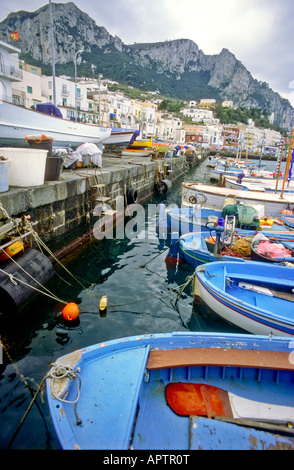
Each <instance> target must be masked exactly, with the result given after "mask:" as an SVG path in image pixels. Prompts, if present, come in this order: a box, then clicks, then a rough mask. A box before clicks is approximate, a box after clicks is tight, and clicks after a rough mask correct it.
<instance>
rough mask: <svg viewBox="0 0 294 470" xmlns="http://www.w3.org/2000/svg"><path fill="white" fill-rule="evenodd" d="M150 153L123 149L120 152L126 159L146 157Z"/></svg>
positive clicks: (150, 151) (148, 151) (149, 151)
mask: <svg viewBox="0 0 294 470" xmlns="http://www.w3.org/2000/svg"><path fill="white" fill-rule="evenodd" d="M151 153H152V149H150V150H140V149H128V148H127V149H125V150H123V151H122V155H123V156H127V157H148V156H149V155H150V154H151Z"/></svg>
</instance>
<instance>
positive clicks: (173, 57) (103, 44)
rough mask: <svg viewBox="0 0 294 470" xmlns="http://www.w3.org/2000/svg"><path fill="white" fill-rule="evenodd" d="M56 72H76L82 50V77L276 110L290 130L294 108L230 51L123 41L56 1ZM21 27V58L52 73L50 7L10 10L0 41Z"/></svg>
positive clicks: (72, 6)
mask: <svg viewBox="0 0 294 470" xmlns="http://www.w3.org/2000/svg"><path fill="white" fill-rule="evenodd" d="M52 10H53V19H54V41H55V62H56V72H57V74H62V73H65V74H68V75H71V76H73V73H74V72H73V71H74V66H73V60H74V55H75V52H76V51H78V50H80V49H82V50H83V54H82V62H81V64H79V69H78V70H79V75H80V76H81V75H84V76H95V77H97V76H98V74H99V73H102V74H103V75H104V76H105V77H107V78H110V79H112V80H116V81H118V82H121V83H124V84H128V85H132V86H134V87H137V88H140V89H141V90H159V92H160V93H161V94H163V95H166V96H170V97H175V98H179V99H182V100H199V99H201V98H215V99H216V100H217V101H221V100H233V102H234V104H235V105H237V106H243V107H245V108H251V107H258V108H260V109H261V110H262V111H263V110H266V111H267V112H268V113H269V114H271V113H274V124H276V125H278V126H281V127H284V128H286V129H291V128H292V127H293V125H294V113H293V111H294V109H293V107H292V106H291V104H290V102H289V101H288V100H286V99H284V98H282V97H281V96H280V95H279V94H278V93H276V92H274V91H273V90H272V89H271V88H270V87H269V85H268V84H267V83H265V82H260V81H258V80H256V79H254V78H253V77H252V75H251V73H250V72H249V71H248V70H247V69H246V67H245V66H244V65H243V64H242V63H241V62H240V61H239V60H237V58H236V57H235V56H234V55H233V54H232V53H231V52H230V51H229V50H227V49H223V50H222V51H221V52H220V53H219V54H215V55H205V54H204V53H203V51H201V50H200V49H199V48H198V46H197V44H196V43H195V42H193V41H191V40H189V39H178V40H173V41H165V42H158V43H144V44H136V43H135V44H131V45H127V44H124V43H123V42H122V41H121V39H120V38H118V37H117V36H112V35H111V34H109V32H108V31H107V30H106V29H105V28H104V27H103V26H97V24H96V23H95V21H94V20H93V19H92V18H90V16H89V15H88V14H86V13H84V12H82V11H81V10H80V9H79V8H78V7H77V6H76V5H75V4H74V3H72V2H69V3H65V4H64V3H62V4H58V3H53V4H52ZM12 31H18V32H19V36H20V41H19V43H18V44H17V45H18V47H20V49H21V51H22V52H21V57H22V58H24V59H25V60H26V61H28V62H30V63H34V64H36V65H39V66H41V67H42V71H43V73H46V74H51V59H52V54H51V37H50V15H49V5H48V4H47V5H44V6H43V7H41V8H39V9H38V10H36V11H35V12H27V11H18V12H15V13H10V14H9V15H8V16H7V18H6V19H5V20H3V21H2V22H1V23H0V39H2V40H3V41H9V35H10V33H11V32H12Z"/></svg>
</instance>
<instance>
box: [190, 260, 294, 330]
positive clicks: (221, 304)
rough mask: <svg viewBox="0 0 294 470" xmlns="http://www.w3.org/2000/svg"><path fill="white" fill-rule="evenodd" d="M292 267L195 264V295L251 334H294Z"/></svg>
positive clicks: (293, 269)
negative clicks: (196, 265)
mask: <svg viewBox="0 0 294 470" xmlns="http://www.w3.org/2000/svg"><path fill="white" fill-rule="evenodd" d="M293 288H294V268H293V267H286V266H281V265H279V264H271V265H270V269H269V265H268V263H262V262H254V261H248V262H246V261H244V262H240V263H238V262H223V261H217V262H214V263H210V264H203V265H202V266H198V267H197V268H196V271H195V291H194V295H195V297H196V298H197V297H200V298H201V299H202V300H203V301H204V303H205V304H207V305H209V307H210V308H211V309H212V310H213V311H214V312H215V313H217V314H218V315H220V316H221V317H222V318H224V319H225V320H227V321H228V322H230V323H232V324H234V325H237V326H238V327H239V328H242V329H243V330H245V331H248V332H250V333H254V334H263V335H278V336H291V337H293V335H294V317H293V306H294V293H293Z"/></svg>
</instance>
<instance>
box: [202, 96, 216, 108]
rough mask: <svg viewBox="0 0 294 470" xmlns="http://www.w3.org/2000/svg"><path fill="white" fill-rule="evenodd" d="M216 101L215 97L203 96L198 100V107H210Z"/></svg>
mask: <svg viewBox="0 0 294 470" xmlns="http://www.w3.org/2000/svg"><path fill="white" fill-rule="evenodd" d="M215 103H216V100H215V99H212V98H203V99H201V100H200V103H199V108H211V107H212V106H214V105H215Z"/></svg>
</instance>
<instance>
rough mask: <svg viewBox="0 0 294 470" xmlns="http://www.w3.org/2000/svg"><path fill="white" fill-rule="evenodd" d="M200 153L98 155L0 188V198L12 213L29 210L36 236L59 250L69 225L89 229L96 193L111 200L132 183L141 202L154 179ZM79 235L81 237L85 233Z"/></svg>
mask: <svg viewBox="0 0 294 470" xmlns="http://www.w3.org/2000/svg"><path fill="white" fill-rule="evenodd" d="M203 158H204V157H200V156H199V155H198V154H197V155H195V154H194V155H189V156H187V155H186V156H185V155H184V156H181V157H172V158H158V159H156V160H152V158H150V157H136V158H130V157H125V156H122V157H115V156H104V155H103V160H102V166H103V168H102V169H100V168H95V167H86V168H76V169H74V170H63V171H62V172H61V174H60V178H59V180H57V181H45V183H44V184H43V185H41V186H32V187H12V186H10V187H9V190H8V191H6V192H2V193H0V202H1V204H2V205H3V207H4V208H5V210H6V211H7V212H8V214H9V215H10V216H11V217H13V218H15V217H21V216H22V215H30V217H31V222H32V226H33V228H34V230H35V231H36V232H37V233H38V235H39V236H40V238H41V239H42V240H43V241H44V242H45V243H46V244H47V245H48V246H51V247H52V249H53V250H56V247H57V246H58V247H59V248H62V250H61V253H64V248H65V245H66V244H68V243H69V242H68V237H69V236H70V234H71V233H72V232H73V231H75V232H76V231H77V228H80V229H81V230H80V233H82V234H83V232H87V231H88V230H89V226H90V221H93V210H94V207H95V206H96V205H97V204H99V202H97V198H98V199H99V200H100V201H103V200H104V201H105V202H106V201H107V204H110V205H112V206H113V201H115V199H116V198H117V197H118V196H124V197H126V194H127V192H128V191H130V190H132V189H133V190H135V191H136V192H137V195H138V199H137V201H136V202H138V203H142V202H146V201H147V200H148V198H150V197H151V196H152V194H154V192H155V191H156V187H157V185H158V182H160V181H162V180H168V181H171V182H172V181H176V180H177V179H178V178H179V177H181V176H183V175H184V173H185V172H186V171H187V170H188V169H189V167H192V166H196V165H198V164H199V163H200V162H201V161H202V160H203ZM97 186H98V188H97ZM96 220H97V218H96ZM83 236H84V238H86V234H84V235H83ZM83 236H82V238H83ZM70 244H71V245H72V244H73V243H72V242H71V243H70Z"/></svg>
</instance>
